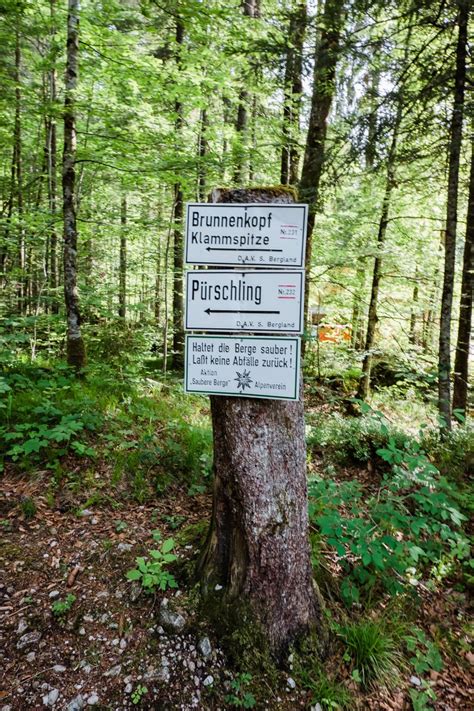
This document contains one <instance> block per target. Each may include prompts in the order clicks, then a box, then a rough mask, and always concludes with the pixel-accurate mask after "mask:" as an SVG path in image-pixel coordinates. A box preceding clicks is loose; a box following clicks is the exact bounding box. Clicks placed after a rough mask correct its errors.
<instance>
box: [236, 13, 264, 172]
mask: <svg viewBox="0 0 474 711" xmlns="http://www.w3.org/2000/svg"><path fill="white" fill-rule="evenodd" d="M242 9H243V13H244V15H245V16H246V17H258V15H259V7H258V4H257V2H256V0H243V2H242ZM243 84H244V86H243V87H242V88H241V90H240V93H239V105H238V107H237V118H236V122H235V131H236V140H235V142H234V150H233V153H234V183H236V184H237V185H241V184H242V183H243V182H244V180H245V161H246V149H245V141H246V133H247V125H248V108H247V106H248V103H249V92H248V91H247V89H246V88H245V85H246V80H245V78H244V79H243Z"/></svg>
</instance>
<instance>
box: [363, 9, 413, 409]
mask: <svg viewBox="0 0 474 711" xmlns="http://www.w3.org/2000/svg"><path fill="white" fill-rule="evenodd" d="M409 21H410V24H409V26H408V29H407V34H406V40H405V50H404V58H403V65H404V66H406V63H407V60H408V51H409V48H410V42H411V32H412V25H411V17H410V20H409ZM403 107H404V92H403V86H402V87H400V90H399V95H398V99H397V111H396V115H395V122H394V126H393V133H392V140H391V142H390V148H389V151H388V156H387V176H386V180H385V192H384V197H383V202H382V213H381V215H380V222H379V229H378V233H377V255H376V257H375V261H374V270H373V273H372V286H371V291H370V301H369V314H368V319H367V331H366V335H365V343H364V351H365V353H364V358H363V361H362V376H361V379H360V381H359V387H358V390H357V397H359V398H361V399H362V400H365V399H367V397H368V396H369V392H370V371H371V369H372V349H373V347H374V344H375V332H376V329H377V322H378V314H377V309H378V300H379V289H380V279H381V277H382V260H383V249H384V245H385V238H386V235H387V225H388V216H389V211H390V201H391V197H392V192H393V188H394V186H395V166H396V159H397V147H398V136H399V132H400V125H401V122H402V115H403Z"/></svg>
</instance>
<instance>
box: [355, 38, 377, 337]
mask: <svg viewBox="0 0 474 711" xmlns="http://www.w3.org/2000/svg"><path fill="white" fill-rule="evenodd" d="M377 48H378V44H376V46H375V49H377ZM379 84H380V68H379V67H378V66H376V67H375V68H374V69H373V71H372V72H371V74H370V77H369V86H368V89H367V97H368V102H369V115H368V126H367V142H366V144H365V151H364V154H365V155H364V157H365V170H366V174H367V175H366V178H368V179H369V180H371V179H372V171H373V169H374V163H375V158H376V155H377V125H378V115H377V108H378V97H379ZM365 246H366V245H365ZM365 271H366V270H365V260H364V259H362V258H360V257H359V259H358V260H357V268H356V288H355V291H354V301H353V306H352V346H353V348H354V349H355V350H357V351H360V350H362V349H363V347H364V321H365V319H364V316H365V308H364V292H365V281H366V275H365Z"/></svg>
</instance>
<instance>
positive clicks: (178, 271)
mask: <svg viewBox="0 0 474 711" xmlns="http://www.w3.org/2000/svg"><path fill="white" fill-rule="evenodd" d="M183 42H184V24H183V19H182V18H181V16H180V15H179V14H177V16H176V45H177V47H176V59H177V64H178V67H181V54H180V52H181V46H182V44H183ZM175 115H176V119H175V132H176V138H177V139H178V142H179V141H180V140H181V139H182V129H183V105H182V103H181V101H179V100H177V101H175ZM177 148H178V150H180V149H181V146H180V145H178V146H177ZM173 220H174V229H173V236H174V243H173V359H172V363H173V368H175V369H181V368H182V367H183V364H184V326H183V313H184V300H183V291H184V286H183V274H184V241H183V240H184V237H183V229H182V227H183V190H182V186H181V183H180V182H179V181H177V182H176V183H175V185H174V217H173Z"/></svg>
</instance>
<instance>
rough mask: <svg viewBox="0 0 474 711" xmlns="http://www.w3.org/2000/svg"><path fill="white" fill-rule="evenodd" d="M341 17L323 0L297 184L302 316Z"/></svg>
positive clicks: (339, 3) (338, 6)
mask: <svg viewBox="0 0 474 711" xmlns="http://www.w3.org/2000/svg"><path fill="white" fill-rule="evenodd" d="M344 16H345V3H344V1H343V0H326V1H325V3H324V11H323V14H322V16H321V33H320V38H319V41H318V42H317V43H316V57H315V61H314V72H313V94H312V98H311V113H310V117H309V126H308V133H307V137H306V148H305V153H304V161H303V170H302V174H301V180H300V183H299V195H300V199H301V201H302V202H307V203H308V204H309V216H308V228H307V240H306V258H305V267H306V282H305V299H304V301H305V306H304V309H305V319H307V317H308V301H309V289H310V283H311V280H310V277H309V275H310V269H311V255H312V235H313V229H314V223H315V219H316V211H317V208H318V203H319V184H320V181H321V175H322V171H323V164H324V150H325V142H326V133H327V119H328V116H329V111H330V109H331V104H332V100H333V97H334V92H335V86H336V66H337V61H338V58H339V53H340V40H341V32H342V26H343V21H344Z"/></svg>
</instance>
